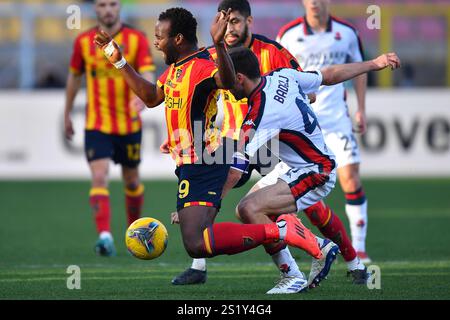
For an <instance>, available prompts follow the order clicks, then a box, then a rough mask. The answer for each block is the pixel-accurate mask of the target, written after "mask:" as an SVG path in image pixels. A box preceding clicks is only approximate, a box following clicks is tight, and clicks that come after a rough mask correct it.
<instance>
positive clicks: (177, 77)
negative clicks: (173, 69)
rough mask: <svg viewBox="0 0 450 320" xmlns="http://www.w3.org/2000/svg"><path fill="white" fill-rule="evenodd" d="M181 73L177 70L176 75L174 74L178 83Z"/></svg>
mask: <svg viewBox="0 0 450 320" xmlns="http://www.w3.org/2000/svg"><path fill="white" fill-rule="evenodd" d="M182 73H183V70H182V69H177V73H176V74H175V78H176V79H177V81H180V78H181V74H182Z"/></svg>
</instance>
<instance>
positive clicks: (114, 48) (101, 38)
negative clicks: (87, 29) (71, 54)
mask: <svg viewBox="0 0 450 320" xmlns="http://www.w3.org/2000/svg"><path fill="white" fill-rule="evenodd" d="M94 43H95V44H96V45H97V46H98V47H99V48H100V49H102V50H103V53H104V54H105V56H106V58H107V59H108V60H109V62H111V63H112V64H114V63H117V62H119V61H120V60H121V59H122V53H121V52H120V48H119V46H118V45H117V43H116V42H115V41H114V40H113V38H111V36H110V35H109V34H108V33H107V32H105V31H104V30H100V31H99V32H97V33H96V34H95V37H94Z"/></svg>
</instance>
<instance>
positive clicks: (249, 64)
mask: <svg viewBox="0 0 450 320" xmlns="http://www.w3.org/2000/svg"><path fill="white" fill-rule="evenodd" d="M228 53H229V55H230V57H231V60H232V61H233V64H234V70H235V71H236V72H238V73H242V74H244V75H245V76H247V78H249V79H258V78H259V77H261V72H260V71H259V62H258V58H256V55H255V54H254V53H253V51H251V50H250V49H249V48H246V47H237V48H232V49H230V50H228Z"/></svg>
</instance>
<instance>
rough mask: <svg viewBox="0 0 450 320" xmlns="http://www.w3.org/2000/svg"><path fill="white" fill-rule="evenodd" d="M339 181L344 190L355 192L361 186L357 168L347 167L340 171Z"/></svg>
mask: <svg viewBox="0 0 450 320" xmlns="http://www.w3.org/2000/svg"><path fill="white" fill-rule="evenodd" d="M339 174H340V182H341V185H342V189H343V190H344V192H346V193H349V192H356V191H357V190H358V189H360V188H361V179H360V176H359V171H358V170H357V168H349V169H348V170H345V171H343V172H340V173H339Z"/></svg>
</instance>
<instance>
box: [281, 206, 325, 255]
mask: <svg viewBox="0 0 450 320" xmlns="http://www.w3.org/2000/svg"><path fill="white" fill-rule="evenodd" d="M277 226H278V229H279V230H280V237H282V240H284V242H286V243H287V244H288V245H290V246H294V247H297V248H300V249H302V250H305V251H306V252H307V253H309V254H310V255H311V256H313V257H314V258H316V259H320V258H322V252H321V251H320V248H319V244H318V243H317V239H316V236H315V235H314V234H313V233H312V232H311V231H310V230H309V229H308V228H306V227H305V226H304V225H303V224H302V222H301V221H300V219H299V218H297V216H295V215H293V214H283V215H281V216H279V217H278V219H277Z"/></svg>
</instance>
